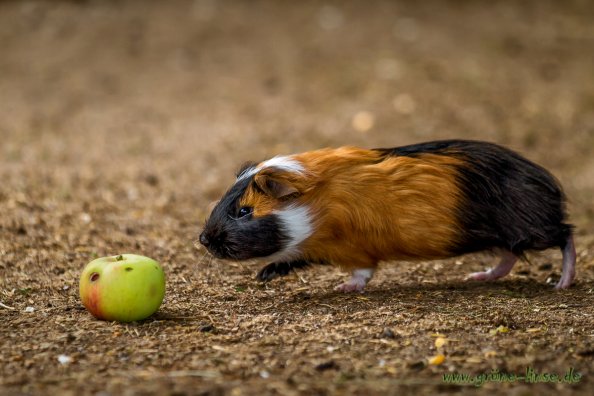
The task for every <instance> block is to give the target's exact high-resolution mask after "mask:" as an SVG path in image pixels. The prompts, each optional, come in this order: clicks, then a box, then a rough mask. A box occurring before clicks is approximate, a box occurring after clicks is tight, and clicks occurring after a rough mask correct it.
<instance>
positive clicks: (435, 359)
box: [429, 353, 445, 366]
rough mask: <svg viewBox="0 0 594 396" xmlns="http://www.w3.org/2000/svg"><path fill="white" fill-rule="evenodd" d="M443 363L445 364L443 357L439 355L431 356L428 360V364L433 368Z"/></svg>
mask: <svg viewBox="0 0 594 396" xmlns="http://www.w3.org/2000/svg"><path fill="white" fill-rule="evenodd" d="M443 362H445V356H444V355H443V354H441V353H440V354H439V355H435V356H433V357H432V358H429V364H431V365H433V366H439V365H440V364H442V363H443Z"/></svg>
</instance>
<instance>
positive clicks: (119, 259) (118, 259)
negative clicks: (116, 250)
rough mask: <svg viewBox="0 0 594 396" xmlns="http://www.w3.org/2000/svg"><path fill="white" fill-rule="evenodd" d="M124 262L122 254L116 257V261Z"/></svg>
mask: <svg viewBox="0 0 594 396" xmlns="http://www.w3.org/2000/svg"><path fill="white" fill-rule="evenodd" d="M123 260H124V256H122V255H121V254H119V255H117V256H116V261H123Z"/></svg>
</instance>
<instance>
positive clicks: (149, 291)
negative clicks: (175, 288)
mask: <svg viewBox="0 0 594 396" xmlns="http://www.w3.org/2000/svg"><path fill="white" fill-rule="evenodd" d="M79 292H80V299H81V300H82V303H83V305H84V306H85V307H86V308H87V309H88V310H89V312H91V313H92V314H93V315H94V316H95V317H96V318H98V319H105V320H117V321H119V322H132V321H135V320H142V319H145V318H148V317H149V316H151V315H152V314H154V313H155V312H156V311H157V309H159V306H160V305H161V302H163V297H164V296H165V274H164V273H163V268H161V265H160V264H159V263H158V262H157V261H155V260H153V259H151V258H148V257H144V256H139V255H136V254H120V255H118V256H109V257H101V258H98V259H96V260H93V261H91V262H90V263H89V264H87V266H86V267H85V269H84V270H83V272H82V275H81V277H80V285H79Z"/></svg>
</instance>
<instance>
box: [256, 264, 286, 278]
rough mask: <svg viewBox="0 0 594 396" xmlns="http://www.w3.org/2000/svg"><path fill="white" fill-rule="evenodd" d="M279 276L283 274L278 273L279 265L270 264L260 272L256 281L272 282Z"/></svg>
mask: <svg viewBox="0 0 594 396" xmlns="http://www.w3.org/2000/svg"><path fill="white" fill-rule="evenodd" d="M279 276H281V274H279V273H278V271H277V263H270V264H268V265H267V266H265V267H264V268H262V269H261V270H260V271H259V272H258V275H256V279H257V280H258V281H260V282H270V281H271V280H273V279H274V278H278V277H279Z"/></svg>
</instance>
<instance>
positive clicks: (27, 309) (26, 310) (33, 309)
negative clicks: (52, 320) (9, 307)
mask: <svg viewBox="0 0 594 396" xmlns="http://www.w3.org/2000/svg"><path fill="white" fill-rule="evenodd" d="M25 312H27V313H33V312H35V308H33V307H27V308H25Z"/></svg>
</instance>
